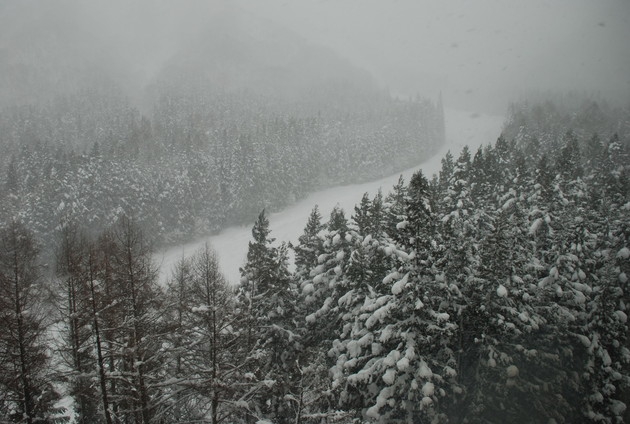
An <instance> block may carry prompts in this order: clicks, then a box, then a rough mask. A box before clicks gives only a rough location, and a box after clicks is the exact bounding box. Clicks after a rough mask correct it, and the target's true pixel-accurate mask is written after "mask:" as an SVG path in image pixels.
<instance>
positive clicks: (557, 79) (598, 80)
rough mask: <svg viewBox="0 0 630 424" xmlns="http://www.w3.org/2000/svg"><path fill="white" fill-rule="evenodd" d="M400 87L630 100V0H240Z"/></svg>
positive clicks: (474, 95) (462, 94) (458, 93)
mask: <svg viewBox="0 0 630 424" xmlns="http://www.w3.org/2000/svg"><path fill="white" fill-rule="evenodd" d="M239 4H240V6H241V7H242V8H243V9H246V10H249V11H251V12H252V13H255V14H257V15H259V16H264V17H266V18H267V19H270V20H273V21H276V22H280V23H281V24H283V25H285V26H287V27H289V28H290V29H292V30H294V31H296V32H298V33H300V34H302V35H303V36H304V37H305V38H307V39H308V40H311V41H313V42H316V43H320V44H324V45H327V46H330V47H332V48H334V49H335V50H336V51H337V52H339V53H340V54H341V55H343V56H345V57H347V58H349V59H351V60H352V61H353V62H354V63H356V64H358V65H360V66H363V67H365V68H366V69H368V70H369V71H371V72H372V74H373V75H375V77H376V78H377V79H378V81H379V82H380V83H381V84H383V85H385V86H388V87H390V89H391V90H392V91H393V92H401V93H407V92H415V91H420V92H422V93H424V94H426V95H432V94H433V95H436V92H438V91H439V90H442V91H444V93H445V97H446V100H448V98H449V97H450V98H451V99H452V100H454V101H455V100H456V101H458V102H467V101H470V102H471V103H475V102H479V101H486V100H487V98H488V97H493V96H498V97H500V98H502V99H505V98H508V97H514V96H519V95H521V94H522V93H524V92H526V91H529V90H532V89H534V90H548V89H553V90H558V91H565V90H584V91H588V92H595V93H597V92H599V93H601V94H602V95H604V96H611V95H619V93H623V94H624V96H625V97H626V98H628V99H630V94H629V93H630V1H628V0H527V1H523V0H474V1H472V0H297V1H290V0H257V1H252V0H239Z"/></svg>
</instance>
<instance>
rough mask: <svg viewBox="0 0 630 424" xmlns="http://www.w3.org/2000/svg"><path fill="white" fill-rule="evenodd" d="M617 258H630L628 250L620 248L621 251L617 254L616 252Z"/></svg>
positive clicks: (629, 250)
mask: <svg viewBox="0 0 630 424" xmlns="http://www.w3.org/2000/svg"><path fill="white" fill-rule="evenodd" d="M617 257H618V258H623V259H628V258H630V249H628V248H627V247H624V248H622V249H621V250H619V252H617Z"/></svg>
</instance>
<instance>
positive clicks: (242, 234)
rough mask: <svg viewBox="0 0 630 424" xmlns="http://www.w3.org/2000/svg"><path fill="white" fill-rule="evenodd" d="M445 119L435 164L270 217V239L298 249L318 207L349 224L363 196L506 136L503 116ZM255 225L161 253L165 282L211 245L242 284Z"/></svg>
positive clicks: (449, 114)
mask: <svg viewBox="0 0 630 424" xmlns="http://www.w3.org/2000/svg"><path fill="white" fill-rule="evenodd" d="M445 113H446V140H447V142H446V145H445V146H443V148H442V149H441V150H440V151H439V152H438V153H437V154H436V155H435V156H433V157H432V158H431V159H429V160H427V161H425V162H423V163H421V164H419V165H418V166H415V167H413V168H410V169H407V170H405V171H403V172H400V173H397V174H394V175H391V176H389V177H385V178H383V179H380V180H377V181H372V182H368V183H364V184H352V185H346V186H339V187H333V188H329V189H326V190H322V191H318V192H316V193H313V194H311V195H309V196H308V197H306V198H304V199H302V200H300V201H299V202H297V203H295V204H293V205H291V206H289V207H288V208H286V209H285V210H283V211H281V212H278V213H274V214H271V215H270V216H269V221H270V228H271V236H272V237H275V238H276V240H277V241H287V242H289V241H291V242H293V243H296V242H297V239H298V237H299V236H300V235H301V234H302V232H303V231H304V226H305V225H306V220H307V218H308V216H309V214H310V213H311V210H312V209H313V206H315V205H318V206H319V210H320V213H321V214H322V217H323V219H324V220H326V219H327V217H328V215H329V214H330V211H331V210H332V209H333V208H334V207H335V205H339V206H340V207H342V208H343V209H344V210H345V211H346V216H347V217H348V218H349V217H350V215H351V214H352V213H353V212H354V205H355V204H357V203H358V202H359V201H360V200H361V197H362V196H363V194H364V193H366V192H367V193H370V196H372V195H374V194H375V193H377V192H378V190H379V189H382V191H383V194H387V193H388V192H389V191H390V189H391V188H392V186H393V185H394V184H396V182H397V181H398V177H399V176H400V175H401V174H402V175H403V177H404V178H405V181H409V178H410V177H411V175H412V174H413V173H414V172H415V171H416V170H418V169H422V171H423V172H424V174H425V175H426V176H427V177H430V176H431V175H433V174H435V173H437V172H438V171H439V170H440V167H441V159H442V157H443V156H444V154H445V153H446V152H447V151H448V150H450V151H451V152H452V153H453V155H454V156H455V158H457V156H458V154H459V152H460V150H461V149H462V148H463V147H464V146H465V145H468V146H469V147H470V148H471V153H472V154H474V152H475V150H476V148H477V147H478V146H480V145H484V144H489V143H494V141H496V139H497V137H498V136H499V134H500V133H501V126H502V124H503V117H502V116H494V115H483V114H478V113H471V112H465V111H460V110H453V109H446V111H445ZM252 225H253V222H252V223H251V224H249V225H243V226H236V227H230V228H227V229H225V230H223V231H221V232H220V233H219V234H217V235H214V236H211V237H204V238H200V239H197V240H194V241H191V242H189V243H185V244H182V245H179V246H174V247H170V248H168V249H166V250H164V251H162V252H159V253H157V254H156V258H155V259H156V261H157V263H158V264H159V265H160V280H161V281H165V280H166V279H167V278H168V277H169V276H170V275H171V272H172V271H171V270H172V268H173V265H174V264H175V263H176V262H177V261H178V260H179V259H180V258H181V257H182V255H186V256H189V255H191V254H192V253H194V252H195V251H196V250H198V249H200V248H201V247H203V245H204V243H206V242H208V243H209V244H210V246H212V247H213V248H214V249H215V250H216V251H217V254H218V256H219V262H220V265H221V268H222V270H223V273H224V274H225V276H226V278H227V279H228V281H230V282H231V283H236V282H238V281H239V279H240V274H239V267H241V266H242V265H243V263H244V261H245V259H246V256H247V247H248V242H249V240H250V239H251V227H252Z"/></svg>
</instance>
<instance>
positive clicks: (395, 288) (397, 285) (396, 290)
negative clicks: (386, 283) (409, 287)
mask: <svg viewBox="0 0 630 424" xmlns="http://www.w3.org/2000/svg"><path fill="white" fill-rule="evenodd" d="M408 279H409V273H406V274H405V276H404V277H403V278H402V279H401V280H400V281H397V282H396V283H394V285H393V286H392V294H393V295H398V294H400V292H402V290H403V288H404V287H405V285H406V284H407V280H408Z"/></svg>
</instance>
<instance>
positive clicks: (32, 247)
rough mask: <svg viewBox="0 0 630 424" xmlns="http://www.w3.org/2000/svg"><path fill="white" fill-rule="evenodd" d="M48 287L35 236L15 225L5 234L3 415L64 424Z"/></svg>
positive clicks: (0, 344) (0, 335)
mask: <svg viewBox="0 0 630 424" xmlns="http://www.w3.org/2000/svg"><path fill="white" fill-rule="evenodd" d="M43 296H44V287H43V283H42V279H41V276H40V266H39V264H38V250H37V247H36V244H35V240H34V238H33V234H32V233H31V232H30V231H28V230H27V229H26V227H25V226H24V225H22V224H21V223H19V222H16V221H12V222H10V223H9V224H8V225H7V226H6V227H4V228H2V229H1V230H0V322H2V325H3V330H2V331H1V332H0V417H1V419H2V421H6V422H14V423H25V424H33V423H39V422H43V423H54V422H56V421H62V418H61V415H60V412H62V411H60V410H59V409H58V408H56V407H55V402H56V401H57V400H58V399H59V395H58V394H57V392H56V391H55V388H54V386H53V381H52V379H51V373H50V369H49V365H50V358H49V355H48V352H47V348H46V346H47V345H46V343H47V340H46V330H47V328H46V323H45V319H44V318H45V314H46V310H45V307H44V297H43Z"/></svg>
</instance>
